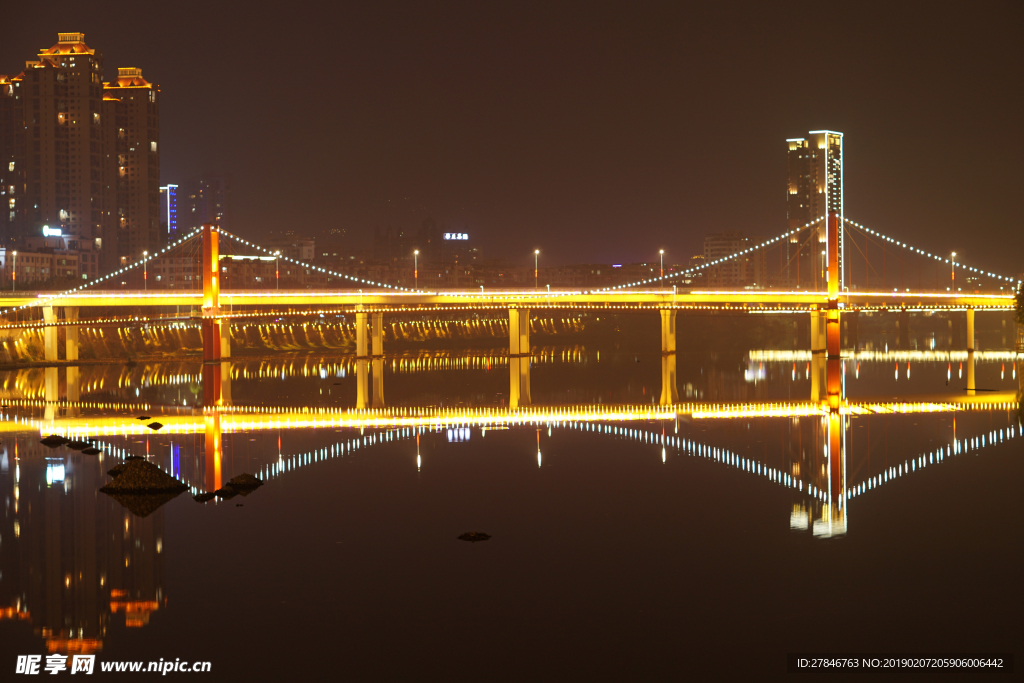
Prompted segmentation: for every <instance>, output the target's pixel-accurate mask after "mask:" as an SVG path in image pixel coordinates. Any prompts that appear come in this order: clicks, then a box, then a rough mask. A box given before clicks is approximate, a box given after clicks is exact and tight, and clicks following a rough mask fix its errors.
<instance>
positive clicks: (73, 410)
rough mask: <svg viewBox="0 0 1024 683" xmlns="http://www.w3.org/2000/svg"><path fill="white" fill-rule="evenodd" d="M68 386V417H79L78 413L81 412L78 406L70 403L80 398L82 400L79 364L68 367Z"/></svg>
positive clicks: (76, 401)
mask: <svg viewBox="0 0 1024 683" xmlns="http://www.w3.org/2000/svg"><path fill="white" fill-rule="evenodd" d="M66 386H67V399H68V404H69V405H68V408H67V416H68V417H78V414H79V408H78V406H76V405H70V404H74V403H78V402H79V401H80V400H82V399H81V379H80V373H79V370H78V366H76V365H72V366H69V367H68V368H67V379H66Z"/></svg>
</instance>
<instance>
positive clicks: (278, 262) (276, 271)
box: [274, 250, 281, 289]
mask: <svg viewBox="0 0 1024 683" xmlns="http://www.w3.org/2000/svg"><path fill="white" fill-rule="evenodd" d="M274 256H276V257H277V258H276V259H274V278H275V279H276V280H277V288H278V289H281V252H280V250H278V251H275V252H274Z"/></svg>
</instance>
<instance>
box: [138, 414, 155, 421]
mask: <svg viewBox="0 0 1024 683" xmlns="http://www.w3.org/2000/svg"><path fill="white" fill-rule="evenodd" d="M138 419H140V420H151V419H153V418H151V417H150V416H149V415H139V417H138Z"/></svg>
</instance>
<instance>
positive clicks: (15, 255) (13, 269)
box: [11, 251, 18, 292]
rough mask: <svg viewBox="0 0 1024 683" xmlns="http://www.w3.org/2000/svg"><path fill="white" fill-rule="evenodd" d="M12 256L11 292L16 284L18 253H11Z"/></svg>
mask: <svg viewBox="0 0 1024 683" xmlns="http://www.w3.org/2000/svg"><path fill="white" fill-rule="evenodd" d="M11 253H12V254H13V256H14V264H13V265H14V267H13V268H12V269H11V291H12V292H13V291H14V290H15V289H16V285H17V283H18V252H16V251H15V252H11Z"/></svg>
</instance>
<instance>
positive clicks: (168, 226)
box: [160, 183, 178, 242]
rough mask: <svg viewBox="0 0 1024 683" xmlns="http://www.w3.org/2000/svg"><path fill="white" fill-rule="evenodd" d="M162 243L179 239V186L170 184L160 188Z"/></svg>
mask: <svg viewBox="0 0 1024 683" xmlns="http://www.w3.org/2000/svg"><path fill="white" fill-rule="evenodd" d="M160 226H161V232H162V233H163V234H162V235H161V236H160V241H161V242H173V241H174V240H176V239H178V186H177V185H171V184H170V183H168V184H167V185H164V186H163V187H161V188H160Z"/></svg>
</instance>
